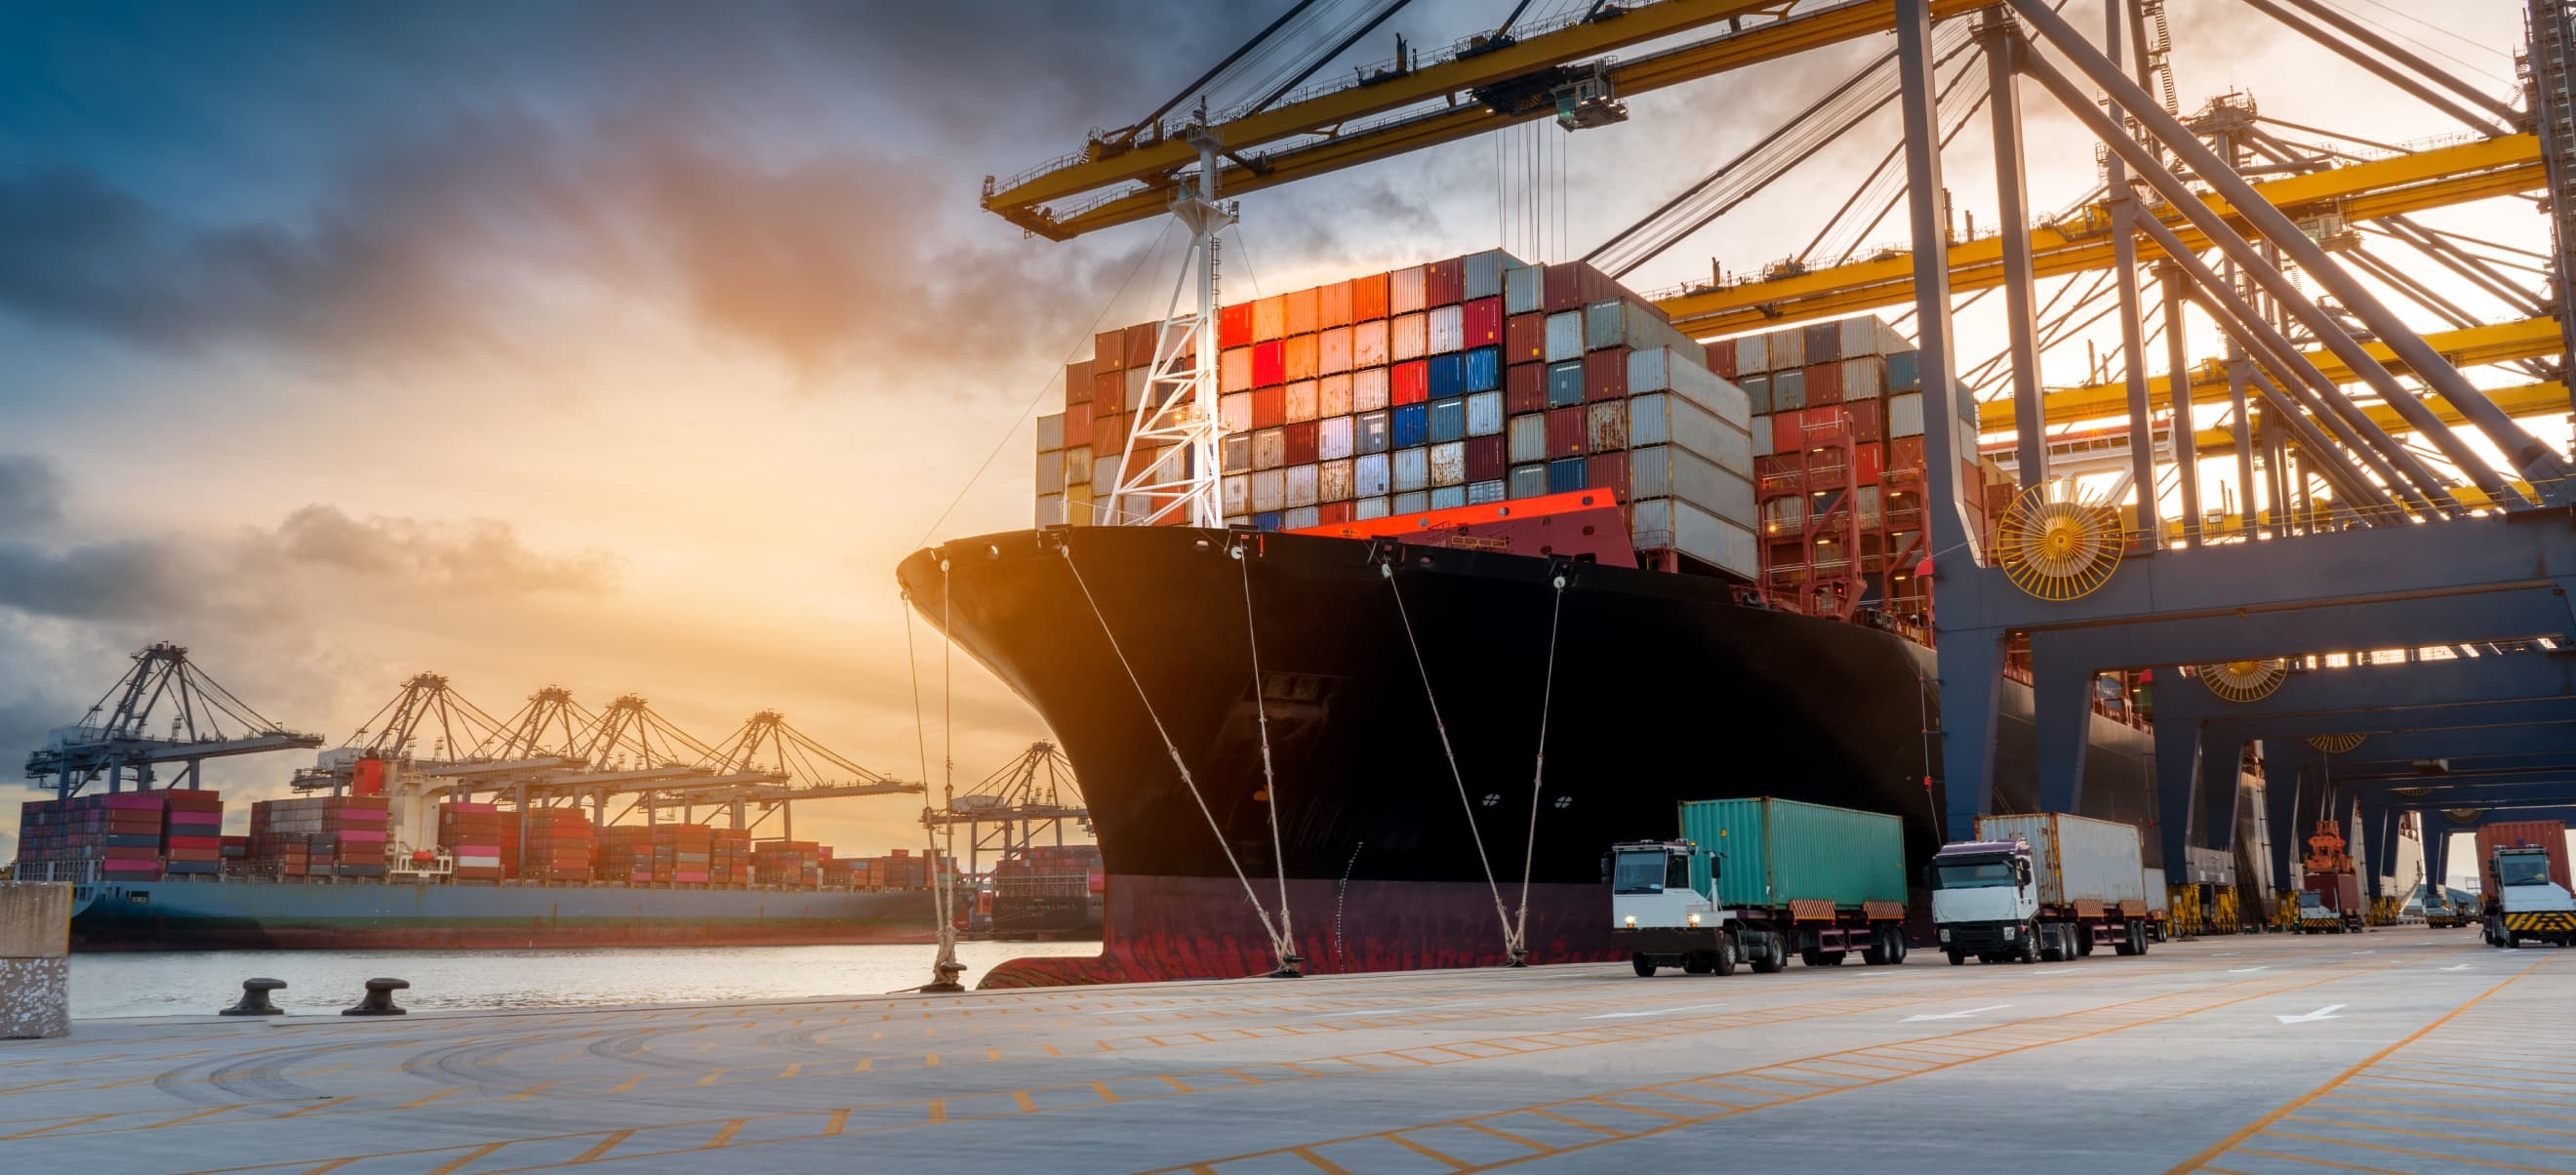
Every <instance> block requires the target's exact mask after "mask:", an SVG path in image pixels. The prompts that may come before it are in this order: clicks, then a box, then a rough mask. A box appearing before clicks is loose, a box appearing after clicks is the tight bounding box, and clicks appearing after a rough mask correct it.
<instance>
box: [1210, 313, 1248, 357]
mask: <svg viewBox="0 0 2576 1175" xmlns="http://www.w3.org/2000/svg"><path fill="white" fill-rule="evenodd" d="M1216 345H1217V346H1218V347H1220V348H1223V347H1249V346H1251V345H1252V303H1250V302H1237V303H1235V304H1234V305H1232V306H1227V307H1223V308H1221V309H1219V310H1218V311H1217V312H1216Z"/></svg>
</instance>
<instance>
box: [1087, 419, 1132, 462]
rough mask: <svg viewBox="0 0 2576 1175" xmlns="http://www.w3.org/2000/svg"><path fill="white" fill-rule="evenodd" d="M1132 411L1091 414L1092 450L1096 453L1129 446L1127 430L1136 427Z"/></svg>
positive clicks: (1115, 450) (1114, 450)
mask: <svg viewBox="0 0 2576 1175" xmlns="http://www.w3.org/2000/svg"><path fill="white" fill-rule="evenodd" d="M1135 419H1136V415H1135V414H1134V413H1132V412H1094V413H1092V414H1091V451H1092V452H1093V453H1094V454H1098V453H1104V452H1118V451H1120V450H1123V449H1125V448H1126V447H1127V430H1128V429H1130V428H1132V427H1134V421H1135Z"/></svg>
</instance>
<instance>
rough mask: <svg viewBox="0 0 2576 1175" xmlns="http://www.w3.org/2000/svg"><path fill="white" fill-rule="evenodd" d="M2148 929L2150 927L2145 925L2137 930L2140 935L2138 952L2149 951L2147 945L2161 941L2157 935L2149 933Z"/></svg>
mask: <svg viewBox="0 0 2576 1175" xmlns="http://www.w3.org/2000/svg"><path fill="white" fill-rule="evenodd" d="M2147 930H2148V928H2147V927H2144V926H2140V927H2138V928H2137V930H2136V933H2137V936H2138V953H2139V954H2141V955H2143V954H2145V953H2147V947H2148V946H2149V945H2150V944H2153V943H2155V942H2157V941H2159V940H2158V939H2157V937H2156V936H2155V935H2153V934H2150V933H2148V932H2147Z"/></svg>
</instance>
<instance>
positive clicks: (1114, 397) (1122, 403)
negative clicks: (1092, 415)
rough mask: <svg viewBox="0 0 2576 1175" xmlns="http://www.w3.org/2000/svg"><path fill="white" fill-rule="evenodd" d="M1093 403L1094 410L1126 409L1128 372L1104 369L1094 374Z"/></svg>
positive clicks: (1114, 410)
mask: <svg viewBox="0 0 2576 1175" xmlns="http://www.w3.org/2000/svg"><path fill="white" fill-rule="evenodd" d="M1091 403H1092V404H1093V405H1094V407H1093V408H1092V411H1093V412H1124V411H1126V410H1127V373H1126V372H1123V371H1104V372H1101V373H1099V374H1098V375H1094V376H1092V377H1091Z"/></svg>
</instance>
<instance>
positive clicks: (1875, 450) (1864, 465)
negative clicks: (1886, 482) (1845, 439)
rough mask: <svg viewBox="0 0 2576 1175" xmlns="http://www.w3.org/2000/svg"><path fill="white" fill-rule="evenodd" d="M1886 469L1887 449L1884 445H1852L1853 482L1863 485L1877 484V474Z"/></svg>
mask: <svg viewBox="0 0 2576 1175" xmlns="http://www.w3.org/2000/svg"><path fill="white" fill-rule="evenodd" d="M1886 470H1887V449H1886V447H1885V446H1882V445H1854V446H1852V474H1853V478H1852V480H1853V482H1854V483H1855V484H1858V485H1865V486H1874V485H1877V484H1878V479H1879V475H1880V474H1882V473H1884V472H1886Z"/></svg>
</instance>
